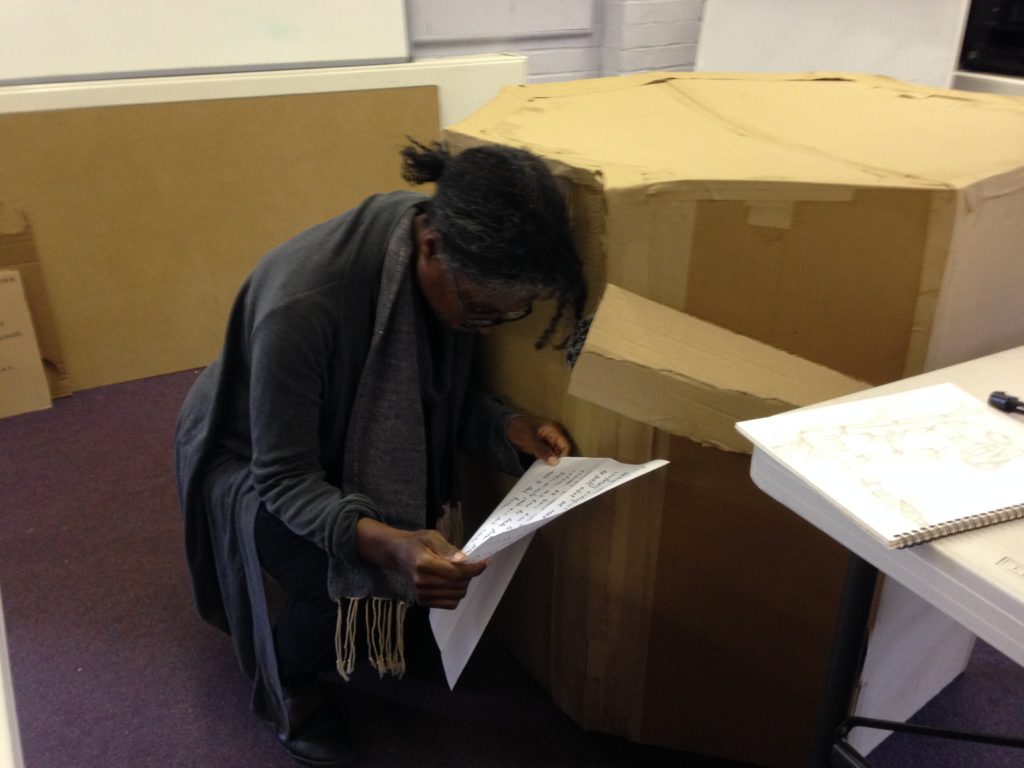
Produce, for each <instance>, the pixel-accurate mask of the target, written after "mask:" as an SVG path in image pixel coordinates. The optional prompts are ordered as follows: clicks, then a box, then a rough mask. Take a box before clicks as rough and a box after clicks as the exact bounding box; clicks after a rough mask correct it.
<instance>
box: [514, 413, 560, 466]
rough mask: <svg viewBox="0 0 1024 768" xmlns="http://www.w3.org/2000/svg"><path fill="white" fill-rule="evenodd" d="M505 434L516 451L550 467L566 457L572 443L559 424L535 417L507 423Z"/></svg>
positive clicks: (519, 417)
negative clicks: (539, 460) (533, 457)
mask: <svg viewBox="0 0 1024 768" xmlns="http://www.w3.org/2000/svg"><path fill="white" fill-rule="evenodd" d="M505 434H506V435H508V440H509V442H510V443H512V445H514V446H515V448H516V450H518V451H520V452H521V453H525V454H528V455H530V456H535V457H536V458H538V459H541V460H542V461H545V462H547V463H548V464H550V465H552V466H554V465H555V464H557V463H558V460H559V459H560V458H562V457H563V456H568V455H569V451H570V450H571V448H572V441H570V440H569V435H568V433H567V432H566V431H565V428H564V427H563V426H562V425H561V424H556V423H555V422H553V421H551V420H549V419H539V418H537V417H535V416H516V417H515V418H514V419H512V420H511V421H510V422H509V423H508V427H507V428H506V431H505Z"/></svg>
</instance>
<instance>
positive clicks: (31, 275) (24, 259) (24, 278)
mask: <svg viewBox="0 0 1024 768" xmlns="http://www.w3.org/2000/svg"><path fill="white" fill-rule="evenodd" d="M0 268H11V269H15V270H17V271H18V273H19V274H20V275H21V286H22V288H23V289H24V290H25V299H26V300H27V301H28V310H29V314H30V315H31V316H32V325H33V327H34V328H35V332H36V341H37V343H38V345H39V355H40V357H41V358H42V361H43V370H44V371H45V372H46V380H47V384H48V385H49V388H50V396H51V397H61V396H63V395H69V394H71V382H70V381H69V379H68V371H67V365H65V363H64V353H63V352H62V351H61V348H60V340H59V339H58V337H57V326H56V324H55V322H54V319H53V310H52V309H51V308H50V298H49V295H48V294H47V292H46V285H45V284H44V283H43V275H42V270H41V269H40V267H39V261H38V259H37V258H36V247H35V241H34V240H33V237H32V226H31V225H30V224H29V221H28V219H26V218H25V217H24V216H23V215H21V214H20V213H19V212H18V211H14V210H12V209H10V208H9V207H7V206H5V205H4V203H3V201H2V200H0Z"/></svg>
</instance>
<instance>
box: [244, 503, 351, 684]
mask: <svg viewBox="0 0 1024 768" xmlns="http://www.w3.org/2000/svg"><path fill="white" fill-rule="evenodd" d="M256 549H257V551H258V552H259V557H260V564H261V565H262V566H263V570H264V571H266V573H267V574H269V575H270V577H271V578H272V579H273V580H274V581H275V582H277V584H278V586H279V587H280V588H281V589H282V590H283V592H284V593H285V603H284V606H283V607H282V608H281V610H280V612H279V613H278V615H277V619H276V621H275V622H274V648H275V650H276V652H277V663H278V667H279V670H280V675H281V682H282V683H283V684H284V685H286V686H289V687H299V686H301V685H303V684H304V683H307V682H311V681H312V680H313V679H314V678H315V677H316V674H317V672H319V671H321V670H326V669H331V668H333V666H334V632H335V627H336V622H337V613H338V606H337V604H336V603H335V602H334V601H332V600H331V598H330V596H329V595H328V594H327V553H326V552H324V551H323V550H322V549H320V547H318V546H316V545H315V544H313V543H312V542H311V541H308V540H306V539H304V538H302V537H301V536H299V535H297V534H295V533H293V532H292V531H291V530H290V529H289V528H288V527H287V526H286V525H285V524H284V523H282V522H281V521H280V520H279V519H278V518H276V517H274V515H272V514H270V513H269V512H267V511H266V510H265V509H264V508H263V507H262V506H261V507H260V510H259V512H257V514H256Z"/></svg>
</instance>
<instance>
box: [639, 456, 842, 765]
mask: <svg viewBox="0 0 1024 768" xmlns="http://www.w3.org/2000/svg"><path fill="white" fill-rule="evenodd" d="M668 458H669V459H670V460H671V461H672V462H673V463H672V464H671V465H670V467H671V468H672V471H671V472H669V473H666V479H667V488H666V492H665V495H666V500H667V502H666V506H665V510H664V513H663V515H662V519H661V527H660V534H659V539H660V544H659V549H658V564H659V578H658V579H657V581H656V584H655V586H654V595H653V600H652V611H653V615H652V619H651V628H650V634H649V637H650V641H649V645H648V653H649V658H648V662H647V676H646V678H645V681H644V683H645V685H644V695H645V697H646V699H647V701H648V702H652V703H653V702H661V703H662V704H663V706H649V707H648V708H647V710H646V712H645V718H644V722H643V728H642V730H641V734H642V735H641V737H640V738H641V740H643V741H650V742H654V743H661V744H667V743H677V744H680V743H685V744H689V745H690V748H691V749H694V750H695V751H698V752H700V753H702V754H708V755H719V756H728V757H729V758H730V759H734V760H740V761H744V762H750V763H753V764H755V765H771V766H786V767H787V768H788V767H789V766H801V765H806V764H807V760H808V756H809V755H810V753H811V748H812V745H813V738H814V735H815V731H814V729H815V726H816V724H817V720H818V715H819V712H820V711H821V707H822V706H823V693H824V687H825V671H826V667H827V649H829V648H830V647H831V643H832V631H833V628H834V624H835V618H836V616H837V606H838V604H839V597H840V592H841V589H842V579H843V572H844V571H843V567H842V563H843V562H844V561H845V551H844V550H843V548H842V547H841V546H840V545H839V544H837V543H835V542H834V541H832V540H831V539H829V538H828V537H827V536H825V535H824V534H823V533H821V532H820V531H818V530H816V529H814V528H813V527H812V526H810V525H808V524H807V523H805V522H804V521H802V520H800V519H799V518H798V517H797V516H796V515H794V514H793V513H792V512H790V511H789V510H788V509H786V508H785V507H783V506H782V505H781V504H778V503H777V502H775V501H773V500H772V499H770V498H768V497H767V496H765V495H764V494H763V493H761V492H760V491H759V490H758V489H757V487H756V486H754V484H753V482H752V481H751V480H750V466H749V460H748V459H747V458H746V457H745V456H742V455H739V454H731V453H726V452H723V451H717V450H714V449H712V448H707V447H702V446H699V445H697V444H696V443H694V442H692V441H689V440H686V439H684V438H673V439H672V442H671V447H670V450H669V452H668ZM725 488H728V489H729V492H728V493H723V489H725ZM667 702H673V704H672V705H671V706H668V705H667Z"/></svg>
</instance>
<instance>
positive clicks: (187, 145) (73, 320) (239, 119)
mask: <svg viewBox="0 0 1024 768" xmlns="http://www.w3.org/2000/svg"><path fill="white" fill-rule="evenodd" d="M438 132H439V124H438V108H437V89H436V87H434V86H422V87H413V88H396V89H381V90H370V91H346V92H334V93H316V94H300V95H289V96H267V97H256V98H238V99H221V100H210V101H186V102H173V103H161V104H144V105H130V106H108V107H95V108H84V109H71V110H54V111H46V112H32V113H18V114H6V115H0V146H2V147H3V148H4V151H3V153H2V154H0V201H2V202H3V204H4V205H5V206H6V207H7V208H9V209H12V210H13V211H16V212H18V213H19V214H20V215H22V216H24V218H25V219H26V220H27V221H28V222H29V224H30V226H31V229H32V232H33V236H34V241H35V247H36V249H37V255H38V263H39V266H40V269H41V272H42V277H43V279H44V281H45V284H46V289H47V292H48V294H49V297H50V303H51V305H52V310H53V315H54V320H55V326H56V330H57V334H58V336H59V339H60V342H61V347H62V349H63V353H64V356H65V362H66V366H67V370H68V373H69V376H70V379H71V383H72V386H73V387H75V388H76V389H84V388H90V387H97V386H102V385H105V384H110V383H115V382H121V381H129V380H132V379H138V378H144V377H147V376H153V375H158V374H161V373H167V372H171V371H178V370H184V369H187V368H192V367H198V366H203V365H206V364H207V363H209V362H210V361H211V360H212V359H213V358H214V357H215V356H216V355H217V353H218V350H219V347H220V343H221V341H222V338H223V333H224V327H225V324H226V320H227V315H228V312H229V309H230V305H231V302H232V300H233V299H234V296H235V294H236V293H237V291H238V288H239V287H240V285H241V283H242V281H243V280H244V279H245V277H246V275H247V274H248V272H249V271H250V270H251V269H252V267H253V266H254V265H255V263H256V262H257V261H258V260H259V259H260V258H261V257H262V256H263V255H264V254H265V253H266V252H267V251H268V250H270V249H271V248H273V247H274V246H275V245H277V244H279V243H281V242H283V241H284V240H286V239H288V238H289V237H291V236H293V235H295V234H297V233H299V232H300V231H302V230H303V229H305V228H307V227H309V226H312V225H313V224H316V223H318V222H320V221H323V220H325V219H328V218H330V217H332V216H335V215H337V214H339V213H342V212H343V211H345V210H348V209H349V208H352V207H353V206H355V205H357V204H358V203H359V202H361V201H362V200H363V199H364V198H365V197H367V196H368V195H370V194H373V193H376V192H384V191H389V190H391V189H396V188H400V187H405V186H406V184H405V182H403V181H402V179H401V163H400V156H399V152H400V150H401V149H402V147H403V146H405V144H406V143H407V139H406V137H407V136H413V137H416V138H417V139H419V140H421V141H431V140H433V139H434V138H436V137H437V135H438Z"/></svg>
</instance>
